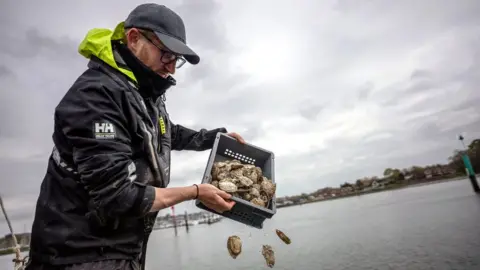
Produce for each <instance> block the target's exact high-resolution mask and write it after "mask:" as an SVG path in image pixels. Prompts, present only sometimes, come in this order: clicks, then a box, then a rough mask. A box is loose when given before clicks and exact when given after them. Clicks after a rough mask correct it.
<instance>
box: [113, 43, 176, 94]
mask: <svg viewBox="0 0 480 270" xmlns="http://www.w3.org/2000/svg"><path fill="white" fill-rule="evenodd" d="M115 48H116V49H117V50H118V53H119V54H120V55H121V56H122V58H123V60H124V61H125V63H126V64H127V66H128V67H129V68H130V69H131V70H132V72H133V74H134V75H135V78H136V79H137V82H138V86H139V90H140V93H141V95H142V96H144V97H152V98H153V99H154V100H156V99H157V98H158V97H161V96H162V95H164V94H165V92H166V91H167V89H168V88H170V87H171V86H174V85H176V81H175V79H174V78H173V77H172V76H168V77H167V78H163V77H162V76H160V75H158V74H157V73H155V72H154V71H153V70H152V69H150V68H149V67H147V66H146V65H145V64H143V63H142V61H140V60H139V59H138V58H137V57H136V56H135V55H134V54H133V53H132V52H131V51H130V49H128V47H127V46H126V45H125V44H122V43H117V44H116V46H115Z"/></svg>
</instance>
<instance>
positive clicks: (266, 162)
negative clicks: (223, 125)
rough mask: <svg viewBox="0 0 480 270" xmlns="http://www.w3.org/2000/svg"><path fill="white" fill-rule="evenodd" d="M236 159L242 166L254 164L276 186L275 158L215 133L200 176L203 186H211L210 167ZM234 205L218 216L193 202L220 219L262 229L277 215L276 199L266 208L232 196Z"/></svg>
mask: <svg viewBox="0 0 480 270" xmlns="http://www.w3.org/2000/svg"><path fill="white" fill-rule="evenodd" d="M232 159H237V160H239V161H241V162H242V163H244V164H253V165H255V166H258V167H260V168H261V169H262V172H263V175H264V176H265V177H267V178H268V179H271V180H272V182H273V183H275V163H274V159H275V157H274V154H273V153H272V152H270V151H267V150H265V149H262V148H259V147H257V146H254V145H251V144H249V143H245V144H241V143H240V142H238V141H237V140H236V139H234V138H232V137H230V136H228V135H226V134H224V133H218V134H217V137H216V138H215V143H214V145H213V148H212V150H211V152H210V157H209V159H208V163H207V168H206V169H205V173H204V174H203V179H202V183H208V184H209V183H211V181H212V177H211V171H212V167H213V163H214V162H217V161H224V160H232ZM232 200H234V201H235V202H236V203H235V205H234V206H233V208H232V209H231V210H230V211H226V212H223V213H218V212H216V211H214V210H211V209H209V208H208V207H206V206H205V205H204V204H202V203H201V202H200V201H199V200H196V201H195V204H196V206H197V207H199V208H201V209H203V210H206V211H209V212H212V213H215V214H218V215H222V216H224V217H226V218H229V219H232V220H235V221H238V222H240V223H243V224H246V225H249V226H252V227H255V228H258V229H262V228H263V222H264V221H265V219H266V218H272V217H273V215H275V213H276V212H277V208H276V202H275V201H276V195H274V196H273V198H272V199H271V200H270V202H268V204H267V208H263V207H260V206H258V205H255V204H252V203H251V202H249V201H246V200H244V199H241V198H238V197H234V196H232Z"/></svg>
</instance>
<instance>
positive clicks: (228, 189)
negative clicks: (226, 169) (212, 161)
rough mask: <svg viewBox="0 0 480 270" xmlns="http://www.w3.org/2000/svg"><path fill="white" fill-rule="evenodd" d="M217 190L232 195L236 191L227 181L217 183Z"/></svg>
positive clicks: (232, 184) (231, 183)
mask: <svg viewBox="0 0 480 270" xmlns="http://www.w3.org/2000/svg"><path fill="white" fill-rule="evenodd" d="M218 188H219V189H221V190H223V191H225V192H228V193H234V192H236V191H237V185H235V184H234V183H233V182H231V181H228V180H222V181H220V182H218Z"/></svg>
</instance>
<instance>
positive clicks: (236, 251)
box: [227, 235, 242, 259]
mask: <svg viewBox="0 0 480 270" xmlns="http://www.w3.org/2000/svg"><path fill="white" fill-rule="evenodd" d="M227 249H228V253H229V254H230V256H232V258H234V259H236V258H237V256H238V255H240V253H241V252H242V240H241V239H240V237H238V236H236V235H232V236H230V237H228V240H227Z"/></svg>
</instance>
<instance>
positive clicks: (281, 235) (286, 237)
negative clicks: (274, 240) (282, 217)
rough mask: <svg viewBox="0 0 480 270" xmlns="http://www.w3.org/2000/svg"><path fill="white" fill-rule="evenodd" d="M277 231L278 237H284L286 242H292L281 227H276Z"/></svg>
mask: <svg viewBox="0 0 480 270" xmlns="http://www.w3.org/2000/svg"><path fill="white" fill-rule="evenodd" d="M275 232H276V233H277V235H278V237H279V238H280V239H282V241H283V242H285V244H287V245H290V243H292V241H291V240H290V238H289V237H288V236H287V235H286V234H285V233H283V232H282V231H280V230H279V229H275Z"/></svg>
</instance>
